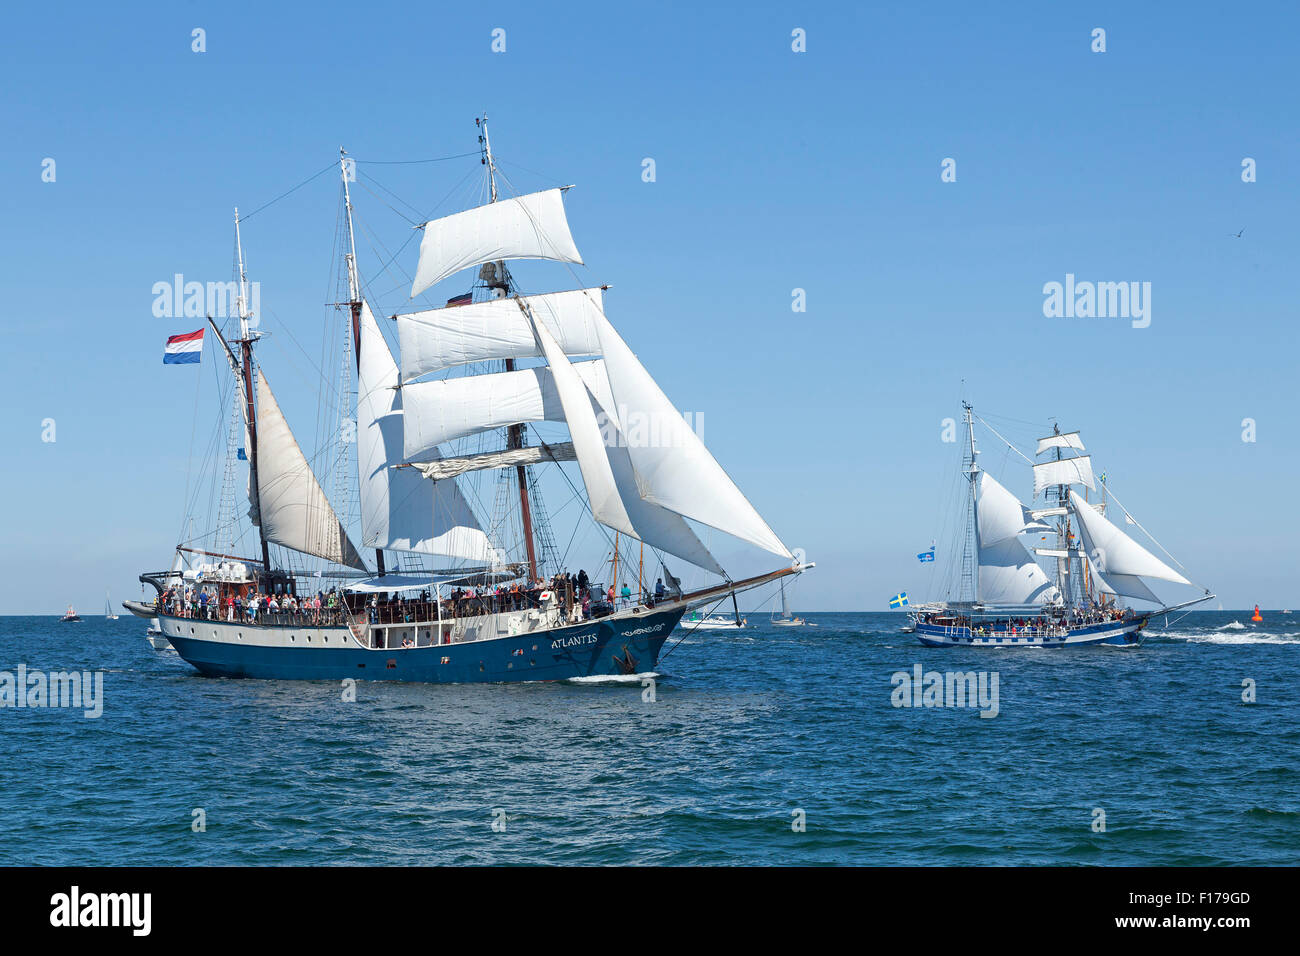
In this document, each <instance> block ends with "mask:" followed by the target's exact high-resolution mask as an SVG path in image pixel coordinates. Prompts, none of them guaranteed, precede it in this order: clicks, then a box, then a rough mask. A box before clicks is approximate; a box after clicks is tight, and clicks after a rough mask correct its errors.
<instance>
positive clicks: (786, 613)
mask: <svg viewBox="0 0 1300 956" xmlns="http://www.w3.org/2000/svg"><path fill="white" fill-rule="evenodd" d="M772 623H773V624H774V625H775V626H777V627H803V626H804V624H806V623H807V622H806V621H804V619H803V618H801V617H795V616H794V615H793V614H791V613H790V605H789V603H788V602H787V601H786V599H785V582H784V581H782V582H781V613H780V615H779V616H778V615H777V614H776V613H775V612H773V614H772Z"/></svg>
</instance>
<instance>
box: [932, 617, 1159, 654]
mask: <svg viewBox="0 0 1300 956" xmlns="http://www.w3.org/2000/svg"><path fill="white" fill-rule="evenodd" d="M1148 620H1150V615H1143V616H1141V617H1135V618H1131V619H1129V620H1127V621H1101V622H1099V623H1097V624H1087V625H1083V626H1081V627H1072V628H1068V629H1059V628H1058V629H1052V631H1053V632H1051V633H1047V634H1035V633H1029V634H1026V633H1024V632H1023V631H1022V632H1020V633H1014V634H1013V633H1009V632H1005V631H992V632H991V633H979V632H978V631H976V632H975V633H972V632H971V629H970V628H968V627H949V626H944V625H939V624H925V623H919V622H918V623H917V625H916V632H915V633H916V637H917V640H919V641H920V642H921V643H922V644H924V645H926V646H927V647H986V648H987V647H1085V646H1088V645H1096V644H1107V645H1111V646H1115V647H1136V646H1137V645H1138V644H1140V643H1141V637H1140V632H1141V630H1142V629H1143V628H1144V627H1146V625H1147V621H1148Z"/></svg>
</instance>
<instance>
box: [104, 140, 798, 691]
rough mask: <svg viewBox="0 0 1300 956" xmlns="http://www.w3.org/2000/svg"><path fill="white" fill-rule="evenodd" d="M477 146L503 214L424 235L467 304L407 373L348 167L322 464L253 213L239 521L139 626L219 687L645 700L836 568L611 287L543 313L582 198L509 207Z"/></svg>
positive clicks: (236, 441) (431, 259)
mask: <svg viewBox="0 0 1300 956" xmlns="http://www.w3.org/2000/svg"><path fill="white" fill-rule="evenodd" d="M475 123H476V125H477V126H478V136H479V150H478V158H479V160H480V161H481V164H482V166H483V173H484V177H483V181H482V183H481V192H479V193H478V201H477V202H476V203H474V204H471V205H469V208H466V209H464V210H463V211H461V212H456V213H453V214H451V215H446V216H443V217H441V218H435V219H429V220H427V221H423V222H418V223H413V224H414V225H415V226H417V228H418V229H419V230H420V234H421V238H420V244H419V257H418V262H417V263H416V268H415V274H414V277H413V278H411V277H410V275H409V274H406V281H409V282H410V297H411V299H415V298H416V297H417V296H422V295H424V294H426V292H427V290H429V289H431V288H432V287H434V286H435V285H437V284H439V283H442V282H444V281H447V282H448V285H447V286H444V287H443V288H444V290H448V291H450V293H451V294H450V296H448V297H447V299H446V305H443V306H438V307H433V308H426V309H421V310H418V311H409V312H404V313H401V314H396V315H392V316H390V319H391V321H392V326H391V327H392V328H395V332H396V335H395V338H396V340H397V345H398V354H397V356H395V355H394V353H393V350H392V348H391V346H390V344H389V340H388V337H386V336H385V334H384V332H383V330H382V329H381V327H380V325H381V323H380V320H378V319H377V318H376V314H375V311H374V309H372V300H373V301H375V302H378V301H379V299H378V298H376V297H374V296H373V295H372V293H373V292H374V288H373V287H372V285H371V284H370V283H371V282H373V283H374V284H375V286H377V287H378V288H379V289H380V290H381V293H380V294H381V295H382V294H383V292H384V291H386V290H387V289H389V288H390V287H391V277H392V276H393V275H394V274H395V272H394V270H400V266H399V265H398V263H399V261H400V258H399V253H400V251H401V250H400V249H399V250H398V252H397V253H393V254H392V255H391V256H388V257H386V258H387V261H386V262H384V264H383V265H382V266H381V267H380V268H379V269H377V270H376V275H375V276H373V277H371V280H370V282H367V281H366V280H365V279H364V278H363V276H362V274H361V272H360V271H359V268H358V258H357V252H356V233H355V232H354V226H353V219H354V210H353V205H352V193H351V188H350V184H351V183H355V182H358V180H357V179H356V175H357V174H356V167H357V164H356V163H355V162H354V161H353V160H352V159H351V158H350V157H348V156H347V154H346V152H345V151H343V150H340V158H339V171H340V173H341V179H342V186H341V190H340V200H341V205H340V217H339V218H340V224H341V225H340V232H339V235H338V236H337V237H336V249H337V250H338V253H339V259H338V261H339V265H340V268H339V271H338V273H337V281H338V289H339V293H340V294H339V295H338V296H337V298H338V299H339V300H340V301H337V302H335V303H332V304H331V305H332V308H333V315H334V316H335V319H332V320H327V321H326V323H325V326H326V332H325V338H326V345H325V347H324V348H323V349H322V355H325V356H326V358H325V359H324V360H323V363H322V364H323V366H324V367H323V368H322V367H313V371H314V372H315V373H316V375H317V377H318V378H319V380H320V381H319V382H317V383H315V384H316V387H317V388H318V390H319V394H320V399H319V403H318V407H317V409H316V417H317V436H318V439H320V440H319V441H318V450H317V451H316V452H315V453H313V454H312V456H311V458H310V459H309V457H308V455H307V454H305V453H304V450H303V447H302V446H301V445H300V443H299V441H298V438H297V437H296V435H295V433H294V431H293V430H292V429H291V427H290V425H289V420H288V416H287V415H286V413H285V412H284V411H283V410H282V408H281V405H280V404H279V402H278V401H277V397H276V393H275V392H273V391H272V388H271V383H270V380H269V378H268V375H267V374H266V369H265V367H264V366H263V363H262V361H261V360H259V352H260V351H263V349H262V348H261V347H260V346H262V345H263V344H264V339H265V338H266V337H267V336H268V335H270V334H272V330H268V329H267V325H266V323H264V322H262V321H260V317H259V316H256V315H254V314H253V310H252V307H251V304H250V284H249V282H248V278H247V273H246V268H245V259H244V246H243V238H242V236H241V228H240V224H241V219H240V217H239V213H238V210H236V213H235V254H234V258H235V268H234V273H235V283H236V284H237V289H236V290H235V291H236V293H237V295H236V302H235V304H236V308H235V310H234V311H235V313H236V314H234V315H232V316H231V317H230V319H228V320H227V322H226V323H225V327H224V328H223V326H222V325H221V324H219V323H218V321H216V320H215V319H214V318H213V317H211V316H210V317H209V318H208V322H207V326H206V327H205V330H206V331H207V332H210V333H211V335H210V336H209V339H210V340H211V341H212V342H214V343H215V347H214V348H213V349H212V351H213V352H215V354H216V355H218V356H220V357H221V360H222V362H221V364H224V365H225V366H227V367H228V369H229V373H230V374H229V376H228V378H223V381H224V382H225V383H226V384H225V385H224V386H220V387H223V388H225V389H226V390H225V392H224V394H223V395H222V396H220V401H219V403H218V405H219V411H218V415H217V416H216V418H217V421H216V426H217V427H216V430H215V432H214V438H213V441H212V447H213V448H214V449H215V450H214V451H213V452H212V454H211V456H210V464H211V475H210V477H211V482H210V483H209V485H210V487H211V488H212V489H213V490H212V496H213V497H212V500H213V501H215V502H216V505H215V506H213V505H212V504H211V502H210V503H209V514H212V513H215V517H214V518H213V519H212V520H210V521H209V522H208V526H207V530H206V531H203V532H201V533H194V532H193V531H192V530H191V531H190V532H189V534H188V536H182V541H181V543H180V544H179V545H178V547H177V551H176V558H177V560H175V561H174V562H173V564H172V568H171V570H169V571H160V572H148V573H145V574H142V575H141V576H140V580H141V581H142V582H145V583H146V585H152V586H153V587H154V588H155V590H156V598H155V600H154V601H152V602H148V601H140V602H126V604H125V606H126V607H127V608H128V610H130V611H132V613H134V614H137V615H138V616H141V617H148V618H151V619H154V618H156V620H157V622H158V627H159V628H160V629H161V631H162V635H163V636H164V637H165V639H166V640H167V641H168V642H170V644H171V646H172V647H173V648H174V649H175V650H176V652H177V653H178V654H179V655H180V656H181V657H182V658H184V659H185V660H186V661H188V662H189V663H190V664H191V665H193V666H194V667H195V668H197V669H198V670H199V671H201V672H202V673H203V674H206V675H212V676H221V677H250V678H268V679H341V678H357V679H366V680H395V681H428V682H480V681H529V680H563V679H571V678H587V677H602V676H619V675H637V674H645V673H648V672H652V671H653V670H654V669H655V667H656V666H657V664H658V661H659V657H660V654H661V653H662V649H663V647H664V644H665V642H666V641H667V640H668V638H669V635H670V634H672V632H673V630H674V628H675V627H676V626H677V625H678V622H679V621H680V620H681V618H682V616H683V615H684V614H685V613H686V612H687V611H688V610H693V609H698V608H705V609H707V610H709V611H711V610H713V609H715V608H717V607H719V606H721V605H723V604H724V603H729V604H730V605H731V607H732V609H733V610H734V609H735V607H736V597H735V595H736V594H737V593H739V592H741V591H745V590H748V589H751V588H757V587H762V586H764V585H768V584H770V583H772V582H776V581H780V580H782V579H784V578H787V577H790V576H793V575H798V574H800V573H801V572H803V571H804V570H807V569H808V568H811V567H812V564H811V563H801V562H800V561H799V560H798V559H796V558H795V556H794V554H793V553H792V552H791V550H790V549H789V548H788V547H786V545H785V544H784V543H783V542H782V541H781V539H780V538H779V537H778V536H777V535H776V533H775V532H773V531H772V529H771V528H770V527H769V526H768V524H767V522H766V521H765V520H764V518H763V517H762V516H761V515H760V514H759V513H758V511H757V510H756V509H755V508H754V507H753V505H752V504H751V503H750V502H749V500H748V499H747V498H746V497H745V495H744V494H743V493H742V492H741V491H740V489H739V487H738V486H737V485H736V483H735V482H734V481H732V479H731V478H730V477H729V476H728V474H727V473H726V471H724V470H723V468H722V466H721V465H720V464H719V463H718V462H717V460H716V459H715V458H714V457H713V455H712V454H711V453H710V452H709V450H708V449H707V448H706V447H705V445H704V443H703V442H702V440H701V439H700V437H699V436H698V434H697V433H696V430H695V429H694V428H692V427H691V425H690V423H688V422H687V420H686V418H685V417H684V416H683V415H682V414H681V413H679V412H678V411H677V410H676V409H675V408H674V406H673V405H672V403H671V402H670V400H669V399H668V397H667V396H666V395H665V394H664V392H663V391H662V389H661V388H660V387H659V385H658V384H657V383H656V382H655V380H654V379H653V378H652V377H651V375H650V373H649V372H648V371H647V370H646V369H645V367H644V366H643V365H642V364H641V362H640V361H639V360H638V359H637V357H636V355H635V354H633V352H632V350H631V348H630V347H629V346H628V344H627V342H625V341H624V339H623V338H622V336H620V334H619V333H618V332H617V331H615V329H614V327H613V325H612V324H611V323H610V321H609V320H608V319H607V317H606V314H605V293H606V291H607V290H608V288H609V287H608V286H606V285H602V286H598V287H580V288H576V289H573V290H570V291H558V292H552V291H540V292H531V291H525V290H523V289H522V288H521V287H520V284H519V282H518V281H517V280H516V277H515V275H514V274H513V273H512V271H511V268H510V265H513V264H514V263H515V262H516V261H517V260H540V261H543V262H551V263H560V264H567V265H568V266H569V271H570V272H571V273H572V271H573V270H572V268H571V267H572V266H573V265H582V264H583V259H582V257H581V256H580V255H579V253H578V249H577V247H576V246H575V244H574V240H573V238H572V234H571V232H570V229H569V224H568V220H567V217H566V211H565V202H564V199H565V194H566V192H567V190H569V189H571V188H572V187H569V186H565V187H558V188H551V189H545V190H542V191H539V192H532V193H526V194H523V195H515V196H513V197H512V198H506V197H503V196H501V195H499V193H498V184H499V181H501V182H504V183H505V185H506V187H507V188H509V181H508V179H507V178H506V177H505V175H504V174H503V173H502V172H501V171H500V169H499V167H498V160H497V157H496V156H494V154H493V151H492V145H491V142H490V140H489V137H488V131H487V119H486V117H482V118H481V119H476V120H475ZM452 158H453V159H454V158H456V157H452ZM363 185H364V183H363ZM380 188H385V191H386V192H389V193H390V195H391V191H388V190H386V187H382V186H381V187H380ZM372 192H373V190H372ZM376 195H378V194H376ZM385 205H388V204H387V202H385ZM389 208H390V209H392V208H394V207H392V206H391V205H390V206H389ZM244 218H245V220H246V219H247V218H248V217H244ZM379 248H384V247H382V246H379ZM530 268H537V269H539V270H543V271H544V270H545V269H548V268H554V267H553V266H550V267H547V266H544V265H541V263H538V264H537V265H535V266H530ZM381 283H382V284H381ZM547 285H551V284H550V283H549V282H548V283H547ZM551 287H552V288H553V287H554V286H553V285H551ZM403 288H404V286H403ZM544 288H545V287H544ZM446 295H447V293H446V292H444V293H443V294H442V295H440V296H439V298H438V299H437V300H435V302H437V301H441V300H442V298H443V297H444V296H446ZM426 301H427V300H426ZM386 321H387V320H386ZM274 331H276V332H279V331H283V332H284V333H285V336H286V338H288V337H291V336H292V334H293V333H292V332H291V331H289V330H288V329H287V328H284V329H281V328H276V329H275V330H274ZM179 338H185V339H190V338H191V336H181V337H179ZM330 342H337V348H334V347H331V346H330V345H329V343H330ZM293 344H294V345H297V342H296V340H295V341H294V343H293ZM170 350H171V345H170V343H169V351H170ZM299 351H300V357H301V355H302V354H307V353H306V350H305V349H301V347H300V346H299ZM290 354H291V355H292V354H293V353H292V352H291V353H290ZM186 360H190V361H192V360H193V359H186ZM165 361H166V360H165ZM286 364H289V363H286ZM301 364H302V363H301V361H300V362H299V363H298V365H299V366H301ZM280 374H281V372H280V370H279V367H277V369H276V375H277V377H278V376H279V375H280ZM309 378H310V377H309ZM322 423H324V424H322ZM331 439H332V440H331ZM196 484H202V483H201V482H199V483H196ZM240 486H244V487H243V488H241V487H240ZM327 487H330V488H331V493H327V491H326V488H327ZM218 489H219V491H218ZM197 498H198V495H197V494H194V495H193V499H195V500H196V499H197ZM245 498H246V500H247V506H246V513H245V505H244V504H243V503H242V499H245ZM557 502H558V505H557ZM194 510H195V509H193V508H191V510H190V515H189V517H188V519H187V520H188V521H190V527H191V528H192V526H193V520H194ZM561 514H563V516H564V517H566V518H568V517H571V516H575V515H576V516H577V519H576V521H575V522H574V530H573V532H572V533H571V534H570V533H568V532H567V531H566V532H565V533H564V534H559V533H557V532H556V530H555V528H556V525H557V518H558V516H559V515H561ZM715 533H717V534H720V535H721V536H724V540H731V539H734V541H732V544H735V543H743V544H744V545H748V546H751V547H752V548H755V549H758V551H761V552H762V553H764V554H766V555H767V556H768V558H769V559H770V563H767V562H765V563H766V564H767V566H768V567H769V568H771V570H768V571H766V572H764V573H761V574H756V575H750V576H747V577H741V578H738V579H736V578H733V576H732V575H731V574H729V573H728V571H727V570H726V569H725V568H724V567H723V566H722V564H721V563H719V561H718V559H717V558H716V557H715V555H714V554H713V552H712V550H710V547H708V546H706V544H705V539H706V538H709V539H711V538H712V536H713V535H714V534H715ZM358 540H359V542H360V544H356V543H354V542H355V541H358ZM730 546H731V545H729V547H730ZM584 547H585V548H586V551H585V552H583V550H582V549H583V548H584ZM250 552H251V553H250ZM579 553H586V554H588V555H592V556H594V555H600V558H599V560H598V561H595V562H592V565H594V571H593V573H592V574H588V573H587V571H586V570H585V568H580V567H577V565H578V563H579V562H578V561H577V560H576V559H575V558H574V555H576V554H579ZM754 553H758V552H754ZM606 567H609V568H610V569H611V576H610V577H609V578H608V579H607V580H606V579H605V578H604V570H603V569H604V568H606ZM683 567H685V568H686V570H683ZM575 568H576V573H575ZM620 568H621V569H622V571H621V573H620ZM632 569H635V570H636V579H635V587H633V586H632V584H631V583H630V582H631V579H632V574H631V572H632ZM674 572H677V573H674ZM688 574H689V575H690V576H692V577H702V580H700V581H699V582H698V586H694V587H693V588H687V587H684V586H683V584H682V577H683V576H687V575H688ZM706 613H707V611H706Z"/></svg>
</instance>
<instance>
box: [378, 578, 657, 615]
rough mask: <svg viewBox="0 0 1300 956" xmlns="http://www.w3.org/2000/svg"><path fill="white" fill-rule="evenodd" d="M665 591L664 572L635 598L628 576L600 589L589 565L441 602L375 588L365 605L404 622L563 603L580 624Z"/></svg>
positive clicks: (647, 602)
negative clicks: (384, 594)
mask: <svg viewBox="0 0 1300 956" xmlns="http://www.w3.org/2000/svg"><path fill="white" fill-rule="evenodd" d="M667 594H668V592H667V590H666V589H665V588H664V582H663V579H662V578H660V579H658V580H657V581H655V586H654V590H653V591H638V592H636V595H635V601H634V600H633V591H632V589H631V588H630V587H629V586H628V585H627V583H626V582H624V583H623V587H622V588H621V589H620V590H619V591H618V592H615V590H614V586H613V585H612V584H611V585H610V586H609V587H608V588H605V589H603V590H602V588H601V585H599V584H597V583H595V582H593V581H592V580H591V579H590V578H589V577H588V576H587V572H586V571H585V570H579V571H578V573H577V574H572V573H570V572H568V571H564V572H561V573H559V574H555V575H552V576H551V577H550V578H538V579H537V580H535V581H533V582H532V584H531V586H529V584H528V583H527V582H524V583H522V584H521V583H520V582H519V581H512V582H510V583H509V584H498V585H496V586H495V587H492V586H478V587H474V586H469V587H464V586H462V587H457V588H455V589H453V590H452V591H451V592H450V593H449V594H448V595H447V596H446V597H444V598H442V600H441V602H438V601H436V600H435V599H434V598H433V597H431V596H430V594H429V591H428V590H427V589H426V590H424V591H422V592H421V593H420V594H419V596H418V597H415V598H408V597H402V596H401V592H394V593H393V595H392V596H390V597H387V598H383V597H381V596H380V595H379V594H375V595H373V596H371V598H370V599H369V600H368V601H367V602H366V605H367V615H368V619H369V621H370V623H371V624H403V623H411V622H414V621H421V622H423V621H436V620H438V619H439V618H442V619H444V620H445V619H449V618H462V617H480V616H485V615H489V614H501V613H508V612H512V611H528V610H544V609H550V608H559V609H560V610H561V617H562V619H563V620H565V621H567V622H568V623H572V624H576V623H579V622H581V621H588V620H591V619H593V618H600V617H605V616H607V615H610V614H613V613H614V612H615V611H616V610H618V608H619V607H620V606H622V607H627V606H629V605H631V604H633V603H638V604H642V605H644V606H645V607H647V608H651V607H654V606H655V604H656V603H658V602H660V601H663V600H664V598H665V596H666V595H667Z"/></svg>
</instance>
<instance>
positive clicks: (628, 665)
mask: <svg viewBox="0 0 1300 956" xmlns="http://www.w3.org/2000/svg"><path fill="white" fill-rule="evenodd" d="M623 655H624V656H623V657H619V656H618V655H617V654H615V655H614V663H615V664H617V665H618V669H619V670H620V671H622V672H623V673H624V674H635V673H636V665H637V659H636V658H635V657H633V656H632V652H631V651H629V650H628V649H627V645H626V644H624V645H623Z"/></svg>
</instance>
